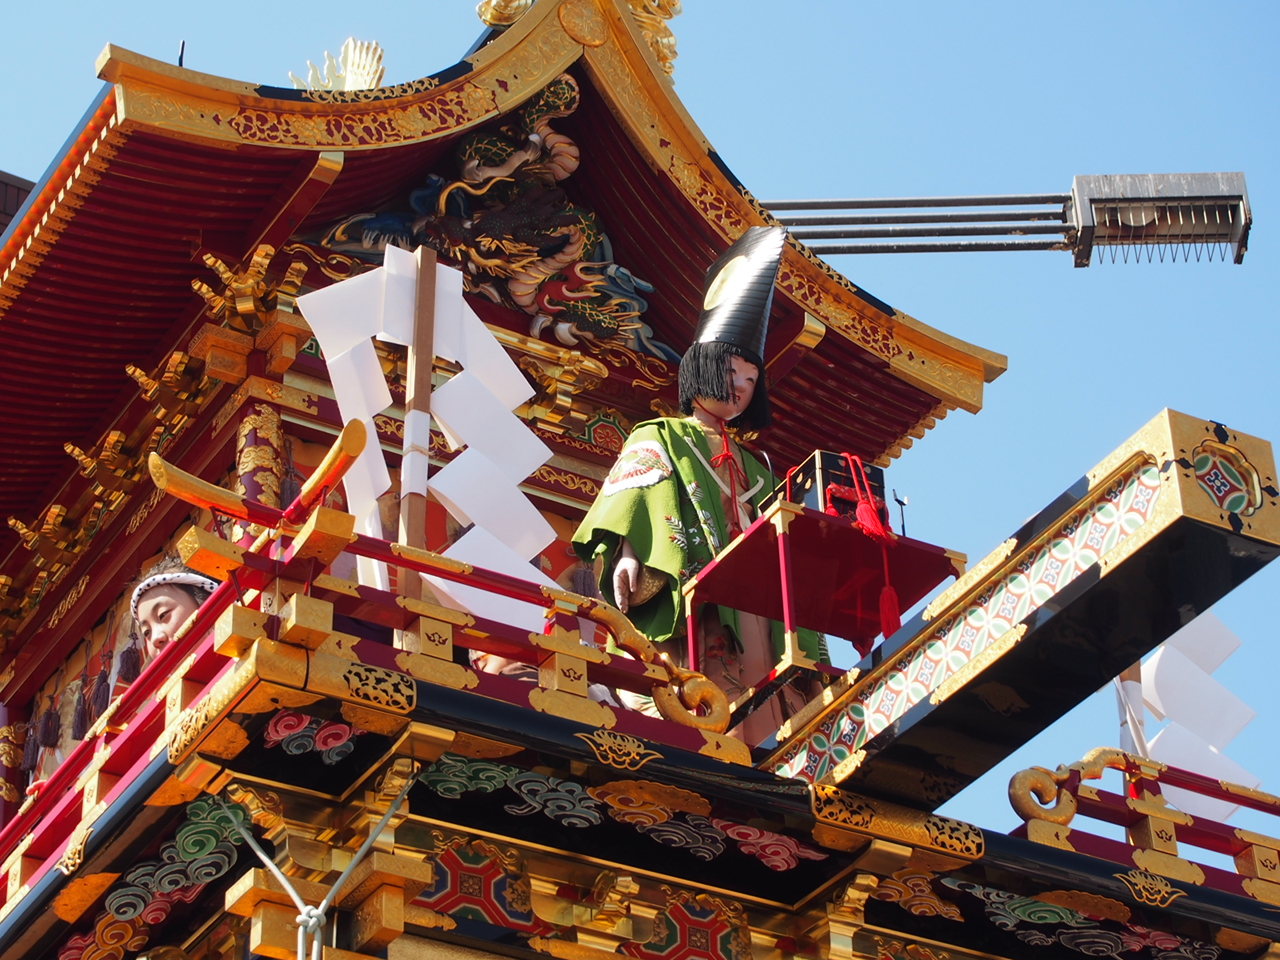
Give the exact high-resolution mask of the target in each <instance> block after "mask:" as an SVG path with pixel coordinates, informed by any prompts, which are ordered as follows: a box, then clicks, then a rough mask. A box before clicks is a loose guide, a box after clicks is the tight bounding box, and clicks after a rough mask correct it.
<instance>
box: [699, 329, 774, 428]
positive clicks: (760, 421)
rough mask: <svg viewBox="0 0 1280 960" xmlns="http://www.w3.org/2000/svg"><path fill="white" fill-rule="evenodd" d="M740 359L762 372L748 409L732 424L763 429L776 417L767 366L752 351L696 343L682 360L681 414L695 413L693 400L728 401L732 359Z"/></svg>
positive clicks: (729, 344)
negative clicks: (771, 404) (766, 376)
mask: <svg viewBox="0 0 1280 960" xmlns="http://www.w3.org/2000/svg"><path fill="white" fill-rule="evenodd" d="M732 357H741V358H742V359H743V360H746V361H747V362H748V363H753V364H755V366H756V369H757V370H759V371H760V374H759V378H758V379H757V380H756V389H755V392H754V393H753V394H752V396H751V402H750V403H749V404H747V409H745V410H743V411H742V413H740V414H739V415H738V416H736V417H734V419H732V420H730V421H729V424H728V425H729V426H731V427H733V428H734V429H737V430H763V429H764V428H765V427H767V426H769V424H770V422H771V421H772V419H773V415H772V413H771V411H770V409H769V388H768V385H767V384H766V382H765V371H764V364H763V363H761V362H760V358H759V357H757V356H755V355H754V354H753V353H752V352H751V351H749V350H746V349H744V348H743V347H740V346H738V345H736V344H732V343H719V342H709V343H695V344H693V346H691V347H690V348H689V349H688V350H687V351H686V352H685V355H684V357H683V358H682V359H681V360H680V412H681V413H683V414H684V415H685V416H689V415H690V414H692V413H693V401H694V400H695V399H696V398H698V397H706V398H707V399H708V400H723V401H726V402H727V401H728V400H729V372H730V366H729V364H730V362H731V360H730V358H732Z"/></svg>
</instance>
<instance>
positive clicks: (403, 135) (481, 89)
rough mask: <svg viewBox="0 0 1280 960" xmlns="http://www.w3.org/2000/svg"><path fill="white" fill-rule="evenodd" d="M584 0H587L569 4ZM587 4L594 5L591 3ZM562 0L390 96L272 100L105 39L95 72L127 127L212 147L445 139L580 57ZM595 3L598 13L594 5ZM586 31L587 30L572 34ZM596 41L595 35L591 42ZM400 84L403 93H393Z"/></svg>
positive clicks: (344, 146)
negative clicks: (439, 76) (457, 68)
mask: <svg viewBox="0 0 1280 960" xmlns="http://www.w3.org/2000/svg"><path fill="white" fill-rule="evenodd" d="M570 2H571V3H577V4H578V5H579V6H580V5H582V4H583V3H584V2H586V0H570ZM588 5H589V4H588ZM559 6H560V3H559V0H552V2H550V3H547V2H543V3H540V4H538V5H537V6H536V7H535V8H534V9H533V10H531V11H530V12H529V13H528V14H526V15H525V16H523V17H521V18H520V20H519V22H518V23H516V24H515V25H514V26H512V27H511V28H509V29H508V30H506V31H505V32H504V33H503V34H502V36H500V37H499V38H497V39H496V40H494V41H493V42H492V43H490V44H488V45H486V46H485V47H483V48H481V49H480V50H478V51H477V52H476V53H475V54H473V55H472V56H471V58H470V60H469V62H470V63H471V64H472V66H473V67H474V69H473V70H472V72H470V73H468V74H466V75H465V76H462V77H459V78H457V79H456V80H452V81H450V82H448V83H442V84H439V85H434V86H427V85H426V84H424V83H422V82H418V83H413V84H402V85H401V86H400V87H398V88H389V89H388V88H383V89H384V90H386V91H387V92H389V93H392V94H393V95H391V96H389V97H387V98H386V99H373V98H372V97H373V96H374V95H376V94H377V91H371V92H369V94H370V97H371V98H370V99H364V98H360V99H358V100H355V101H346V100H343V101H336V100H331V99H330V98H324V99H319V98H317V99H315V100H312V99H308V100H302V101H299V100H293V99H272V98H267V97H263V96H260V95H259V94H258V92H257V91H258V89H259V88H258V87H257V86H256V85H254V84H250V83H244V82H241V81H236V80H228V79H225V78H223V77H215V76H212V75H210V74H204V73H198V72H196V71H194V70H186V69H184V68H181V67H175V66H173V65H172V64H168V63H164V62H162V61H159V60H153V59H152V58H150V57H144V56H142V55H141V54H137V53H134V52H132V51H130V50H125V49H123V48H121V47H117V46H114V45H110V44H108V46H107V47H106V49H105V50H104V51H103V52H102V55H101V56H100V57H99V58H98V75H99V76H100V77H102V79H104V80H107V81H109V82H111V83H114V84H115V85H116V101H117V119H118V120H119V122H120V124H121V126H122V127H123V128H124V129H125V130H132V129H139V128H143V129H149V130H151V131H152V132H157V133H161V134H165V135H168V136H176V137H181V138H190V139H200V140H204V141H207V142H210V143H214V144H231V145H237V146H238V145H241V144H255V145H259V146H265V147H285V148H304V149H334V150H344V151H346V150H372V149H378V148H380V147H387V146H395V145H400V144H405V143H414V142H422V141H427V140H434V139H438V138H440V137H443V136H447V135H449V134H453V133H456V132H458V131H460V130H465V129H467V128H469V127H474V126H476V125H478V124H481V123H484V122H485V121H488V120H491V119H493V118H495V117H497V116H499V115H501V114H503V113H506V112H508V111H510V110H512V109H515V108H516V107H518V106H519V105H520V104H521V103H523V102H524V101H525V100H527V99H528V98H529V97H531V96H532V95H533V94H535V93H537V92H538V91H539V90H541V89H542V88H543V87H545V86H546V85H547V84H548V83H549V82H551V81H552V80H553V79H555V77H557V76H559V75H560V74H561V73H562V72H564V70H566V69H567V68H568V67H569V66H570V65H572V64H573V63H574V62H575V61H576V60H578V58H579V57H581V56H582V50H583V46H582V43H581V42H579V41H578V40H576V39H575V38H574V37H573V36H571V35H570V33H569V32H568V31H567V30H566V25H565V22H564V21H568V24H569V25H570V26H574V27H576V25H577V23H578V22H579V21H580V20H581V18H578V19H576V20H575V19H574V18H572V17H563V18H562V17H559V16H557V12H558V7H559ZM591 9H593V10H594V9H596V8H594V6H592V7H591ZM574 32H575V33H578V34H579V35H580V36H581V35H582V34H581V31H580V30H578V29H575V30H574ZM588 39H590V38H588ZM401 89H403V90H404V91H405V94H404V95H403V96H395V95H394V93H395V92H399V90H401Z"/></svg>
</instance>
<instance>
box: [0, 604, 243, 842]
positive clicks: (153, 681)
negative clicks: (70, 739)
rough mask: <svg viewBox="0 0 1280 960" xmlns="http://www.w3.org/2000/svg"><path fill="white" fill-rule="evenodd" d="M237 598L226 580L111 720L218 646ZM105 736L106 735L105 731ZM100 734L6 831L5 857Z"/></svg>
mask: <svg viewBox="0 0 1280 960" xmlns="http://www.w3.org/2000/svg"><path fill="white" fill-rule="evenodd" d="M236 597H237V594H236V590H235V587H234V586H233V585H232V584H231V583H230V582H228V583H223V584H221V585H220V586H219V587H218V588H217V589H216V590H214V592H213V593H212V594H210V595H209V597H208V598H207V599H206V600H205V602H204V603H202V604H201V605H200V609H199V610H197V611H196V614H195V616H194V617H193V618H192V619H191V621H190V626H189V627H188V628H187V629H186V630H185V631H183V632H182V633H180V634H179V635H178V636H177V637H175V638H174V641H173V642H172V643H169V644H166V645H165V647H164V649H163V650H161V651H160V653H159V654H158V655H157V656H156V658H155V659H154V660H152V661H151V662H150V663H149V664H147V666H146V667H145V668H144V669H143V671H142V673H141V674H140V675H139V676H138V679H137V680H135V681H134V682H133V683H131V684H129V686H128V688H126V689H125V691H124V692H123V693H122V694H120V696H119V698H118V699H117V700H115V701H114V702H113V703H112V705H111V706H110V707H108V708H107V709H108V710H110V711H111V720H112V721H114V722H116V723H122V722H125V721H130V720H133V719H134V714H135V713H136V712H137V711H138V710H139V709H141V708H142V707H144V706H146V704H147V701H148V700H149V699H150V698H151V697H153V696H155V694H156V692H157V691H158V690H159V689H160V687H161V686H162V685H163V684H164V682H165V681H166V680H167V679H169V677H170V675H172V674H173V673H174V672H175V671H176V670H177V668H178V666H179V665H180V664H181V663H182V661H183V660H185V659H186V658H187V657H188V656H190V655H191V654H192V653H193V652H195V651H197V650H198V648H199V647H200V646H201V644H202V643H206V644H208V645H209V646H210V647H212V645H213V638H212V637H211V636H209V634H210V631H211V630H212V629H213V625H214V623H215V622H216V621H217V619H218V617H220V616H221V615H222V612H223V611H224V610H226V608H227V607H229V606H231V604H232V602H234V601H235V599H236ZM99 736H101V735H99ZM97 742H98V737H86V738H85V739H84V740H82V741H80V743H79V745H78V746H77V747H76V748H75V749H74V750H72V751H71V753H70V754H69V755H68V756H67V758H66V759H65V760H63V761H62V763H60V764H59V765H58V767H57V769H56V770H54V772H53V773H52V774H51V775H50V776H49V779H48V780H46V781H45V784H44V786H43V787H42V788H41V789H40V794H39V795H38V796H37V797H36V799H35V802H34V803H32V804H31V806H30V807H28V808H27V810H26V812H25V813H19V814H18V815H17V816H15V817H14V818H13V819H12V820H10V821H9V822H8V823H7V824H5V825H4V829H3V830H0V861H2V860H4V859H5V858H7V857H8V856H9V854H11V853H12V852H13V849H14V847H15V846H16V845H17V843H18V841H20V840H21V839H22V838H23V837H25V836H26V835H27V834H28V833H29V832H31V830H32V829H33V828H34V826H35V825H36V824H37V823H39V822H40V820H42V819H43V818H44V817H45V816H47V815H48V814H49V812H50V811H51V810H52V809H53V807H54V806H55V805H56V804H57V803H58V802H59V801H60V800H61V798H62V797H63V795H64V794H65V793H66V792H67V791H68V790H69V789H70V788H71V787H73V786H74V785H75V782H76V780H77V779H79V777H80V774H81V773H83V772H84V770H85V768H86V767H87V766H88V765H89V761H90V760H91V759H92V758H93V753H94V749H95V746H96V744H97Z"/></svg>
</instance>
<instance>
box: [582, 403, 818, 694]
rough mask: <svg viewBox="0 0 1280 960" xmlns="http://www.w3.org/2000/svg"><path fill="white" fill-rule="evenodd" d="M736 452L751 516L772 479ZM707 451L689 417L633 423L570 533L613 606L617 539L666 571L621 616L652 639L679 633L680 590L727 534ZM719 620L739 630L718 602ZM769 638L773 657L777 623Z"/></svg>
mask: <svg viewBox="0 0 1280 960" xmlns="http://www.w3.org/2000/svg"><path fill="white" fill-rule="evenodd" d="M695 450H696V451H697V453H696V454H695V452H694V451H695ZM741 452H742V456H743V460H744V462H745V465H746V471H747V488H748V490H753V491H754V492H753V493H752V495H751V497H750V498H749V499H750V503H751V505H752V508H753V509H752V510H751V511H750V513H751V514H752V516H753V517H754V516H755V515H757V514H758V512H759V505H760V502H761V501H762V500H763V499H764V498H765V497H766V496H768V495H769V493H770V492H771V490H772V487H771V482H770V481H771V478H770V475H769V472H768V471H767V470H765V468H764V467H763V466H762V465H761V464H760V462H759V461H758V460H756V459H755V458H754V457H752V456H751V454H749V453H748V452H747V451H746V450H742V451H741ZM699 454H700V455H701V457H699ZM711 456H712V453H711V447H710V445H709V444H708V443H707V437H706V434H705V433H704V431H703V428H702V427H701V426H700V425H699V424H698V423H697V422H696V421H693V420H690V419H679V420H677V419H674V418H662V419H659V420H650V421H647V422H645V423H641V424H639V425H637V426H636V428H635V429H634V430H633V431H632V432H631V435H630V436H629V437H627V442H626V444H625V445H624V446H623V449H622V453H621V454H619V456H618V459H617V460H616V461H615V462H614V465H613V468H612V469H611V470H610V471H609V475H608V477H607V478H606V479H605V481H604V483H603V484H602V485H601V488H600V495H599V496H598V497H597V498H596V502H595V503H594V504H592V505H591V509H590V510H588V511H587V515H586V516H585V517H584V518H583V520H582V523H581V525H580V526H579V527H578V531H577V533H576V534H574V538H573V546H574V550H575V551H576V552H577V554H578V556H579V557H581V558H582V559H583V560H585V561H587V562H592V561H594V560H595V558H596V557H597V556H600V555H603V556H604V565H603V570H602V572H601V576H600V592H601V594H602V595H603V596H604V598H605V599H606V600H608V601H609V602H610V603H615V604H616V599H615V598H614V594H613V565H614V561H615V559H616V557H617V555H618V549H619V545H620V544H621V542H622V539H623V538H624V537H625V538H626V539H627V540H629V541H630V543H631V546H632V549H634V550H635V552H636V557H637V558H638V559H639V560H640V562H641V563H643V564H644V565H645V566H647V567H650V568H652V569H654V570H660V571H662V572H663V573H665V574H667V586H666V587H664V588H663V589H662V590H660V591H659V592H658V594H657V595H656V596H654V597H653V598H652V599H650V600H648V601H647V602H645V603H643V604H641V605H639V606H633V607H632V608H631V609H630V610H629V611H628V614H627V616H628V617H629V618H630V619H631V622H632V623H634V624H635V625H636V627H637V629H639V630H640V632H641V633H643V634H644V635H645V636H647V637H648V638H649V639H650V640H652V641H654V642H655V643H660V642H662V641H664V640H667V639H670V638H671V637H672V636H673V635H682V634H684V633H685V629H684V604H683V598H682V594H681V587H683V585H684V584H685V583H686V582H687V581H688V580H689V578H691V577H692V576H694V575H695V574H697V573H698V571H700V570H701V569H702V568H703V567H705V566H706V565H707V564H708V563H710V562H711V560H712V559H713V558H714V557H715V555H716V554H718V553H719V552H720V551H721V550H722V549H724V547H725V546H726V545H727V544H728V543H729V540H730V539H731V537H730V534H729V524H728V523H727V522H726V520H725V514H724V507H723V504H722V502H721V495H720V487H719V485H718V484H717V483H716V477H715V476H714V474H713V473H712V472H711V471H710V470H709V469H708V466H709V464H710V462H711ZM738 492H739V493H740V494H741V493H743V492H744V491H738ZM761 576H777V571H776V570H772V569H770V570H763V571H761ZM720 622H721V623H723V624H724V625H725V626H726V627H728V628H729V629H730V630H731V631H732V632H733V635H734V637H737V636H738V635H739V629H738V614H737V611H735V610H731V609H729V608H727V607H721V608H720ZM799 633H800V645H801V647H802V649H803V650H804V652H805V653H806V655H808V656H810V657H812V658H814V659H815V660H822V661H824V662H825V661H826V659H827V656H826V650H825V644H824V643H822V641H821V639H820V638H819V637H818V635H817V634H815V633H813V632H812V631H808V630H802V631H800V632H799ZM773 639H774V654H775V658H776V657H780V656H781V654H782V650H783V642H782V632H781V629H780V625H779V624H775V625H774V630H773ZM752 679H754V678H752Z"/></svg>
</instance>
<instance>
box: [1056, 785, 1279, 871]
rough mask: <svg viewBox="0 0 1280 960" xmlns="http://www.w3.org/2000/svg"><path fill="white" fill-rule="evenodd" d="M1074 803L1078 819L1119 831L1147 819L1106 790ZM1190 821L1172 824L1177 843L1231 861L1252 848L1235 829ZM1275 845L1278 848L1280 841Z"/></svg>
mask: <svg viewBox="0 0 1280 960" xmlns="http://www.w3.org/2000/svg"><path fill="white" fill-rule="evenodd" d="M1077 803H1078V805H1079V806H1078V810H1079V813H1080V815H1082V816H1086V817H1091V818H1093V819H1094V820H1101V821H1103V822H1104V823H1112V824H1116V825H1117V826H1121V827H1128V826H1131V825H1133V824H1134V823H1137V822H1138V821H1139V820H1141V819H1142V818H1143V817H1144V816H1146V814H1144V813H1143V812H1142V811H1140V810H1134V809H1132V808H1131V807H1130V806H1129V805H1128V803H1127V801H1126V799H1125V798H1124V797H1122V796H1119V795H1118V794H1114V793H1110V792H1108V791H1105V790H1099V791H1097V797H1096V799H1095V798H1094V797H1091V796H1082V797H1077ZM1170 812H1171V813H1172V814H1173V815H1174V816H1175V817H1176V816H1178V813H1177V812H1176V811H1172V810H1171V811H1170ZM1191 819H1192V821H1193V822H1191V823H1178V822H1177V821H1176V820H1175V821H1174V823H1173V827H1174V830H1175V832H1176V833H1177V836H1178V842H1179V843H1185V844H1188V845H1190V846H1193V847H1200V848H1202V849H1204V850H1212V851H1213V852H1214V853H1225V854H1227V855H1228V856H1233V857H1234V856H1235V855H1236V854H1237V853H1240V852H1241V851H1243V850H1245V849H1246V848H1248V847H1249V846H1250V845H1251V844H1250V843H1249V842H1248V841H1247V840H1242V839H1241V838H1240V837H1238V836H1237V835H1236V829H1235V827H1231V826H1228V825H1227V824H1225V823H1219V822H1218V821H1217V820H1207V819H1205V818H1203V817H1192V818H1191ZM1073 835H1074V833H1073ZM1275 843H1276V845H1277V846H1280V839H1277V840H1276V841H1275Z"/></svg>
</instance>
